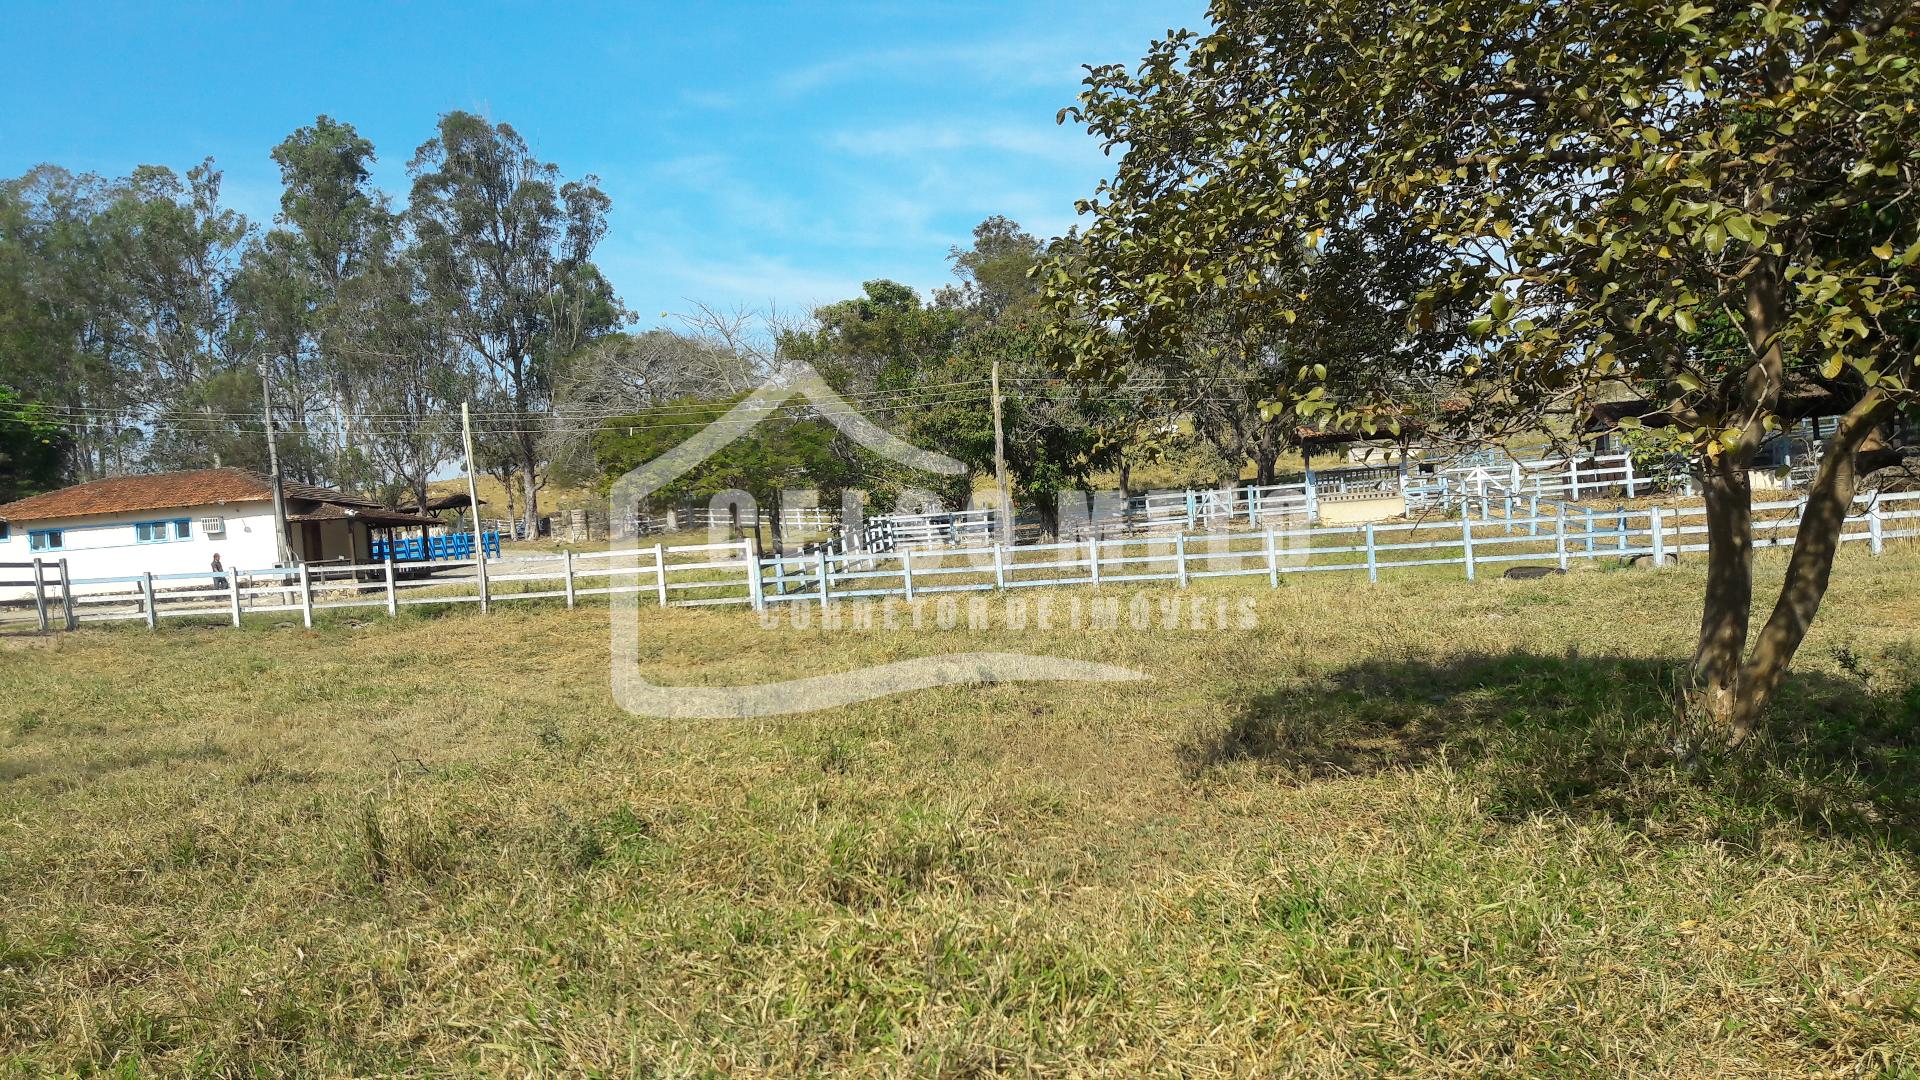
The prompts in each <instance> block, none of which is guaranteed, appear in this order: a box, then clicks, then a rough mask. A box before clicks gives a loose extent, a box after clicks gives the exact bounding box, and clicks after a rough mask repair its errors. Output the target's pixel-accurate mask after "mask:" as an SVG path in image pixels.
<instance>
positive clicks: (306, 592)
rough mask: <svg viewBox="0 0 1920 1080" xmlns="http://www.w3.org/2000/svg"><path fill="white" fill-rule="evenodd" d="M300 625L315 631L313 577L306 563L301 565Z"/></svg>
mask: <svg viewBox="0 0 1920 1080" xmlns="http://www.w3.org/2000/svg"><path fill="white" fill-rule="evenodd" d="M300 623H301V625H303V626H305V627H306V628H307V629H309V630H311V629H313V577H312V575H310V574H309V573H308V572H307V564H306V563H304V562H303V563H301V564H300Z"/></svg>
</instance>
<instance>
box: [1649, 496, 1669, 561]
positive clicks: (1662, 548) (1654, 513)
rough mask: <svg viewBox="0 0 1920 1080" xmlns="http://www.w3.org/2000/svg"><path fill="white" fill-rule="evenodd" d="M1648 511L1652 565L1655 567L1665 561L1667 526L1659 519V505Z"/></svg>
mask: <svg viewBox="0 0 1920 1080" xmlns="http://www.w3.org/2000/svg"><path fill="white" fill-rule="evenodd" d="M1649 513H1650V520H1649V528H1651V529H1652V531H1653V565H1654V567H1655V568H1656V569H1657V568H1659V567H1660V566H1663V565H1665V563H1666V561H1667V526H1666V522H1664V521H1662V520H1661V517H1660V508H1659V507H1657V506H1656V507H1654V508H1653V509H1652V510H1651V511H1650V512H1649Z"/></svg>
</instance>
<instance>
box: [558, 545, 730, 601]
mask: <svg viewBox="0 0 1920 1080" xmlns="http://www.w3.org/2000/svg"><path fill="white" fill-rule="evenodd" d="M560 554H561V555H562V556H563V557H564V559H565V562H564V563H563V566H564V569H565V570H566V575H567V606H568V607H569V608H571V607H572V606H573V549H572V548H568V549H566V550H565V551H563V552H561V553H560ZM749 558H751V556H749ZM754 569H756V570H757V569H759V566H758V564H755V567H754ZM748 573H749V574H751V573H752V571H749V572H748ZM759 591H760V590H758V589H754V590H753V592H755V593H756V594H757V593H758V592H759ZM753 610H755V611H759V610H760V599H759V597H758V596H757V595H756V596H755V597H754V603H753Z"/></svg>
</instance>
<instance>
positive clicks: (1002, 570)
mask: <svg viewBox="0 0 1920 1080" xmlns="http://www.w3.org/2000/svg"><path fill="white" fill-rule="evenodd" d="M993 587H994V588H996V589H1004V588H1006V587H1007V549H1006V547H1005V546H1004V545H1001V544H995V545H993Z"/></svg>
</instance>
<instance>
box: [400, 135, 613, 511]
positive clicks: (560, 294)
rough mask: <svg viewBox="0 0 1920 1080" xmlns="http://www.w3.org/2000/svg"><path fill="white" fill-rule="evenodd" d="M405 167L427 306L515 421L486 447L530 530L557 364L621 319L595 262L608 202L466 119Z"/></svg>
mask: <svg viewBox="0 0 1920 1080" xmlns="http://www.w3.org/2000/svg"><path fill="white" fill-rule="evenodd" d="M409 168H410V170H411V171H412V174H413V178H414V179H413V193H412V199H411V205H410V210H409V216H410V218H411V220H412V225H413V229H414V233H415V236H416V239H417V244H418V247H419V257H420V259H421V261H422V264H423V265H424V266H425V267H426V271H427V283H428V295H429V296H430V297H431V299H432V301H433V304H434V306H435V308H436V309H437V310H438V311H439V312H440V314H441V316H442V317H443V318H445V319H447V320H448V324H449V326H450V327H451V328H452V330H453V333H454V334H455V336H456V337H457V338H458V339H459V340H460V341H461V343H462V344H463V345H464V346H465V347H466V348H468V349H470V350H472V352H473V354H474V355H476V356H478V357H479V358H480V360H481V362H482V366H483V368H484V370H485V372H486V374H487V376H488V380H489V381H490V382H491V384H492V387H493V389H494V390H495V391H496V393H497V400H499V401H501V402H503V403H504V404H506V406H507V407H508V408H509V409H510V410H511V422H509V423H504V424H502V425H500V426H499V428H498V431H497V436H498V438H497V439H494V440H492V441H495V442H500V443H504V444H505V445H506V446H507V447H508V448H510V450H511V454H512V457H513V459H514V463H515V465H516V466H517V470H518V473H519V479H520V483H521V493H522V497H523V502H522V506H523V509H524V512H525V514H526V522H527V526H528V528H529V530H531V529H532V528H533V526H534V522H535V519H536V518H537V517H538V516H539V490H540V487H541V486H542V461H541V454H540V437H539V436H540V431H539V427H538V423H537V416H536V414H537V413H539V412H542V411H544V410H545V409H546V408H547V406H548V404H549V401H550V397H551V393H552V386H553V379H552V374H553V367H554V364H555V362H556V361H557V360H558V359H559V358H560V357H563V356H566V355H568V354H569V353H571V352H573V351H574V350H575V349H577V348H579V347H580V346H581V345H583V344H584V343H585V342H586V341H587V340H589V339H591V338H592V337H594V336H595V335H597V334H599V333H601V332H603V331H605V330H608V329H611V328H613V327H614V326H616V325H618V324H619V322H620V321H621V320H622V319H623V318H624V312H622V311H621V309H620V307H619V305H618V303H617V302H616V301H615V300H614V298H613V294H612V290H611V288H610V287H609V286H608V284H607V282H606V280H605V279H604V278H603V277H602V276H601V275H600V272H599V270H598V269H597V268H596V267H595V266H594V265H593V262H592V261H591V260H592V255H593V249H594V247H595V246H596V245H597V244H599V242H600V238H601V237H602V236H603V235H605V233H606V228H607V224H606V215H607V208H608V206H609V200H608V199H607V197H606V195H605V194H604V193H603V192H601V190H600V188H599V185H598V181H597V180H596V179H595V178H594V177H591V176H589V177H586V178H584V179H581V180H562V179H561V178H560V172H559V169H558V168H556V167H555V166H553V165H551V164H548V163H546V162H542V161H539V160H538V159H536V158H535V157H534V156H533V154H532V152H531V151H530V150H529V149H528V147H527V143H526V140H525V139H522V138H521V137H520V134H519V133H518V132H516V131H515V130H514V129H513V128H512V127H511V126H509V125H507V124H504V123H503V124H492V123H489V122H487V121H486V120H484V119H482V118H481V117H478V116H475V115H473V114H471V113H465V112H450V113H447V114H446V115H445V116H442V117H441V118H440V124H439V128H438V130H437V132H436V134H435V135H434V137H433V138H432V139H429V140H428V141H427V142H426V143H424V144H422V145H421V147H420V149H419V151H418V152H417V153H416V154H415V155H414V158H413V161H412V162H411V164H410V166H409Z"/></svg>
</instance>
